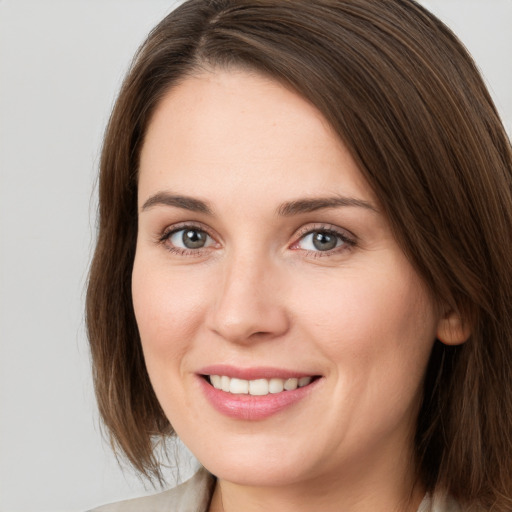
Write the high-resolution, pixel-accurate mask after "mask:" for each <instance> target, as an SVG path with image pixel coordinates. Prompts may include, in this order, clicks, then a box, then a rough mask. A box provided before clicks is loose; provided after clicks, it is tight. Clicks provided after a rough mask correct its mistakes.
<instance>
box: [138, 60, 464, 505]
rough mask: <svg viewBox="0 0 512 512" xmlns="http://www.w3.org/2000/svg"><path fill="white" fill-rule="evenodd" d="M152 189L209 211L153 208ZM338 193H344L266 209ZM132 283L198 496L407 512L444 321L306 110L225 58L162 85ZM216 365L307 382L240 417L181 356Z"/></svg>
mask: <svg viewBox="0 0 512 512" xmlns="http://www.w3.org/2000/svg"><path fill="white" fill-rule="evenodd" d="M164 194H167V195H173V196H175V195H179V196H187V197H191V198H193V199H196V200H199V201H202V202H203V203H206V204H207V205H208V208H209V210H210V211H208V212H206V211H192V210H191V209H190V204H191V203H190V202H189V203H187V204H185V203H183V202H182V203H180V204H176V201H167V203H175V204H163V202H162V197H163V195H164ZM340 196H343V197H346V198H351V199H352V200H353V199H356V200H357V201H359V202H360V203H357V201H356V204H352V205H348V206H346V205H345V206H337V207H329V208H320V209H317V210H315V211H310V212H288V213H289V214H288V215H282V214H280V213H279V208H280V207H281V206H282V205H283V204H284V203H287V202H291V201H295V200H298V199H304V198H307V199H311V198H326V197H328V198H332V197H340ZM151 198H152V199H151ZM164 202H165V201H164ZM352 202H354V201H352ZM363 202H364V203H363ZM281 213H282V212H281ZM184 225H186V226H187V227H188V229H195V230H199V232H200V233H203V236H205V237H206V234H205V233H207V234H208V236H207V237H206V238H205V240H206V243H205V246H204V247H202V248H199V249H186V248H185V246H184V245H183V242H182V238H181V235H182V234H183V232H176V234H174V235H169V232H172V231H173V230H175V231H176V230H179V229H183V226H184ZM315 230H316V232H317V233H318V232H319V231H320V232H322V230H323V231H324V232H325V230H331V231H335V232H337V233H339V234H340V235H341V237H342V238H337V235H333V234H331V236H335V237H336V238H335V240H336V241H337V242H336V243H337V247H335V248H334V249H332V250H329V251H324V250H319V249H318V248H317V247H315V246H314V245H313V244H312V241H311V234H310V233H311V232H313V231H315ZM343 238H344V239H345V241H344V240H343ZM132 288H133V301H134V308H135V314H136V318H137V323H138V326H139V330H140V334H141V339H142V345H143V350H144V356H145V360H146V364H147V369H148V372H149V375H150V379H151V382H152V384H153V387H154V389H155V392H156V395H157V397H158V399H159V401H160V403H161V405H162V407H163V410H164V411H165V414H166V415H167V417H168V418H169V420H170V422H171V423H172V425H173V427H174V428H175V430H176V432H177V433H178V435H179V436H180V438H181V439H182V440H183V441H184V443H185V444H186V445H187V446H188V447H189V448H190V449H191V451H192V452H193V453H194V454H195V455H196V456H197V458H198V459H199V461H200V462H201V463H202V464H203V465H204V466H205V467H206V468H207V469H208V470H209V471H211V472H212V473H213V474H215V475H216V476H217V477H218V483H217V487H216V491H215V494H214V498H213V501H212V505H211V509H210V510H212V511H214V510H222V509H223V510H225V511H226V512H229V511H236V510H244V511H247V512H250V511H257V510H258V511H262V510H266V511H268V510H280V511H284V512H286V511H291V510H293V511H301V510H304V511H306V510H307V511H309V510H323V511H326V512H329V511H334V510H336V511H338V510H344V511H370V510H372V511H375V510H380V511H396V510H410V511H415V510H416V509H417V507H418V505H419V502H420V501H421V499H422V497H423V492H424V491H423V489H422V487H421V485H418V484H417V483H415V479H414V475H415V468H414V463H413V457H412V436H413V432H414V424H415V419H416V415H417V411H418V405H419V401H420V397H421V386H422V380H423V376H424V373H425V369H426V365H427V362H428V358H429V355H430V352H431V348H432V344H433V342H434V339H435V337H436V335H439V334H446V333H444V332H441V331H443V329H448V328H449V329H451V330H450V332H451V333H452V335H453V333H455V332H456V329H454V325H455V324H454V319H453V317H449V315H447V314H444V313H442V312H439V311H438V310H437V309H436V307H435V306H434V302H433V300H432V299H431V297H430V296H429V294H428V292H427V290H426V288H425V286H424V284H423V282H422V281H421V279H420V278H419V276H418V275H417V274H416V272H415V271H414V269H413V268H412V266H411V265H410V263H409V262H408V261H407V259H406V258H405V256H404V254H403V253H402V251H401V250H400V249H399V247H398V245H397V243H396V241H395V240H394V238H393V236H392V234H391V231H390V228H389V225H388V222H387V220H386V218H385V217H384V216H383V215H382V214H381V213H380V212H379V204H378V200H377V198H375V197H374V195H373V193H372V191H371V189H370V187H369V185H368V184H367V183H366V182H365V180H364V179H363V177H362V175H361V173H360V171H359V169H358V168H357V166H356V165H355V163H354V161H353V159H352V157H351V156H350V154H349V153H348V151H347V150H346V148H345V147H344V146H343V144H342V143H341V141H340V140H339V139H338V138H337V136H336V135H335V134H334V133H333V132H332V130H331V129H330V128H329V126H328V125H327V123H326V121H325V120H324V119H323V118H322V116H321V115H320V113H319V112H318V111H317V110H316V108H315V107H313V106H312V105H311V104H309V103H308V102H307V101H305V100H304V99H303V98H301V97H300V96H298V95H297V94H295V93H294V92H293V91H290V90H289V89H287V88H285V87H284V86H283V85H280V84H279V83H277V82H275V81H273V80H271V79H268V78H266V77H263V76H261V75H258V74H256V73H251V72H248V71H241V70H229V71H226V70H223V71H219V70H216V71H211V72H202V73H201V74H197V75H196V76H192V77H189V78H187V79H185V80H184V81H183V82H182V83H181V84H180V85H178V86H176V87H174V88H172V89H171V90H170V91H169V92H168V93H167V95H166V96H165V97H164V99H163V100H162V101H161V103H160V105H159V106H158V108H157V109H156V112H155V114H154V116H153V118H152V120H151V123H150V125H149V127H148V132H147V135H146V138H145V142H144V145H143V148H142V153H141V160H140V176H139V235H138V240H137V250H136V257H135V263H134V269H133V281H132ZM445 338H446V336H445ZM455 338H457V336H455ZM459 338H461V335H459ZM454 341H455V340H454ZM459 341H461V340H459ZM218 363H226V364H230V365H232V366H235V367H241V368H247V367H255V366H258V367H259V366H265V367H267V366H270V367H273V368H285V369H288V370H293V371H297V372H301V373H305V374H308V375H318V376H321V378H320V379H319V381H317V382H316V385H315V387H314V389H313V390H312V391H311V392H310V393H309V394H308V395H307V396H306V397H305V398H304V399H302V400H301V401H299V402H298V403H296V404H293V405H292V406H291V407H288V408H286V409H284V410H282V411H280V412H279V413H277V414H274V415H272V416H270V417H268V418H265V419H262V420H257V421H249V420H247V421H245V420H241V419H236V418H230V417H227V416H225V415H223V414H221V413H220V412H218V411H217V410H216V409H214V408H213V407H212V405H211V404H210V402H209V401H208V400H207V399H206V398H205V396H204V394H203V393H202V391H201V389H200V385H199V384H198V382H199V377H198V375H197V373H198V372H199V370H200V369H201V368H204V367H205V366H207V365H211V364H218Z"/></svg>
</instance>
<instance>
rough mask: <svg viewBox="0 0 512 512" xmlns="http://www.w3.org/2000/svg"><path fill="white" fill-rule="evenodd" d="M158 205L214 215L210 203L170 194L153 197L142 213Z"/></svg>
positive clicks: (162, 193) (146, 203)
mask: <svg viewBox="0 0 512 512" xmlns="http://www.w3.org/2000/svg"><path fill="white" fill-rule="evenodd" d="M157 205H163V206H174V207H176V208H182V209H184V210H189V211H192V212H198V213H204V214H206V215H212V210H211V208H210V207H209V206H208V203H206V202H204V201H201V200H199V199H195V198H193V197H189V196H181V195H174V194H170V193H168V192H157V193H156V194H154V195H152V196H151V197H150V198H149V199H148V200H147V201H146V202H145V203H144V204H143V205H142V208H141V212H143V211H145V210H149V209H150V208H153V207H154V206H157Z"/></svg>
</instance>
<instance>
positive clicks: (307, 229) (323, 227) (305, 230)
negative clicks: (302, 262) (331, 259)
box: [290, 223, 357, 257]
mask: <svg viewBox="0 0 512 512" xmlns="http://www.w3.org/2000/svg"><path fill="white" fill-rule="evenodd" d="M317 231H325V232H327V233H332V234H334V235H336V236H338V237H340V238H341V240H342V241H343V242H344V244H343V245H342V246H341V247H336V248H334V249H331V250H329V251H307V252H312V253H314V255H315V256H316V257H317V256H329V255H332V254H334V253H337V252H340V251H344V250H347V249H350V248H352V247H354V246H355V245H356V244H357V237H356V236H355V235H354V234H353V233H351V232H350V231H348V230H346V229H344V228H340V227H339V226H335V225H333V224H325V223H314V224H307V225H305V226H303V227H301V228H300V229H299V230H298V231H296V233H295V234H294V235H293V239H294V242H293V243H292V244H291V246H290V248H291V249H294V250H304V251H306V250H305V249H300V248H298V247H296V246H297V244H298V243H299V242H300V241H301V240H302V239H303V238H304V237H305V236H306V235H309V234H311V233H314V232H317Z"/></svg>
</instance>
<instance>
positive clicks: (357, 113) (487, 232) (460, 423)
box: [87, 0, 512, 511]
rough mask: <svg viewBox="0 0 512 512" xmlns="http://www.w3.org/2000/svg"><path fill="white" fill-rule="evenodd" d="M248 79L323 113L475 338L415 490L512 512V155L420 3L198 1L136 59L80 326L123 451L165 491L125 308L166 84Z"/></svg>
mask: <svg viewBox="0 0 512 512" xmlns="http://www.w3.org/2000/svg"><path fill="white" fill-rule="evenodd" d="M231 66H234V67H244V68H249V69H253V70H256V71H258V72H261V73H264V74H266V75H268V76H270V77H272V78H274V79H276V80H279V81H281V82H283V83H285V84H287V86H289V87H292V88H293V89H294V90H295V91H297V92H298V93H299V94H301V95H302V96H303V97H304V98H306V99H307V100H309V101H310V102H311V103H312V104H314V105H315V106H316V107H317V108H318V110H319V111H320V112H321V113H322V114H323V115H324V117H325V118H326V119H327V120H328V122H329V123H330V124H331V125H332V127H333V129H334V130H335V131H336V133H337V134H338V135H339V137H340V139H341V140H342V141H343V143H344V144H345V145H346V147H347V148H348V149H349V151H350V152H351V154H352V157H353V158H354V159H355V161H356V162H357V164H358V165H359V169H360V170H361V172H362V173H363V175H364V176H365V178H366V179H367V181H368V183H369V185H370V186H371V187H372V189H373V190H374V192H375V194H376V196H377V197H378V198H379V201H380V204H381V206H382V208H383V211H384V213H385V214H386V216H387V219H388V220H389V223H390V225H391V227H392V229H393V232H394V235H395V237H396V240H397V242H398V243H399V244H400V246H401V248H402V249H403V251H404V253H405V254H406V256H407V257H408V259H409V260H410V262H411V263H412V264H413V266H414V267H415V269H416V271H417V272H418V273H419V275H420V276H421V277H422V278H423V280H424V281H425V283H426V284H427V285H428V287H429V288H430V290H431V292H432V294H433V296H434V297H435V298H436V300H437V301H439V302H440V303H442V304H445V305H446V306H447V307H449V308H451V309H452V310H453V311H456V312H458V313H460V315H461V316H462V318H463V319H464V321H465V322H466V323H467V324H469V325H470V326H471V333H472V334H471V336H470V338H469V340H468V341H467V342H466V343H464V344H462V345H460V346H456V347H448V346H446V345H444V344H442V343H441V342H440V341H439V340H437V341H436V342H435V345H434V348H433V352H432V355H431V359H430V362H429V366H428V370H427V374H426V377H425V385H424V396H423V402H422V405H421V410H420V413H419V417H418V421H417V429H416V434H415V453H416V457H417V465H418V472H419V478H421V480H422V482H423V483H424V485H425V486H426V487H427V489H428V490H430V491H436V492H439V491H442V492H448V493H450V494H452V495H453V496H454V497H455V498H456V499H458V500H459V501H460V502H461V503H463V504H465V506H466V508H467V510H473V509H476V507H477V506H478V505H480V506H483V507H485V508H486V509H492V510H496V511H505V510H512V384H511V380H512V311H511V310H512V243H511V242H512V241H511V238H512V192H511V190H512V151H511V144H510V140H509V139H508V137H507V135H506V133H505V131H504V129H503V126H502V124H501V122H500V119H499V116H498V114H497V112H496V109H495V107H494V105H493V102H492V100H491V98H490V96H489V93H488V92H487V90H486V87H485V85H484V83H483V80H482V79H481V77H480V75H479V73H478V71H477V68H476V66H475V64H474V62H473V60H472V59H471V57H470V56H469V55H468V53H467V51H466V50H465V49H464V47H463V46H462V44H461V43H460V42H459V41H458V40H457V38H456V37H455V36H454V35H453V33H452V32H451V31H450V30H449V29H448V28H447V27H446V26H445V25H444V24H443V23H441V22H440V21H439V20H438V19H437V18H435V17H434V16H433V15H432V14H430V13H429V12H427V11H426V10H425V9H424V8H422V7H421V6H420V5H418V4H417V3H415V2H414V1H413V0H379V1H375V0H317V1H315V2H311V1H310V0H293V1H292V0H189V1H186V2H185V3H183V4H182V5H181V6H180V7H178V8H177V9H176V10H175V11H173V12H172V13H171V14H170V15H168V16H167V17H166V18H165V19H164V20H163V21H162V22H161V23H160V24H159V25H158V26H157V27H156V28H155V29H154V30H153V31H152V32H151V33H150V35H149V37H148V38H147V40H146V41H145V43H144V44H143V45H142V47H141V48H140V49H139V51H138V53H137V55H136V56H135V59H134V62H133V65H132V67H131V70H130V72H129V73H128V76H127V77H126V79H125V82H124V84H123V86H122V89H121V92H120V94H119V98H118V100H117V102H116V105H115V108H114V110H113V112H112V116H111V118H110V122H109V125H108V128H107V131H106V135H105V139H104V146H103V153H102V157H101V170H100V180H99V233H98V241H97V246H96V251H95V254H94V259H93V263H92V267H91V271H90V279H89V287H88V293H87V327H88V333H89V339H90V346H91V351H92V358H93V364H94V381H95V389H96V394H97V399H98V403H99V409H100V413H101V416H102V419H103V421H104V423H105V425H106V427H107V428H108V431H109V433H110V439H111V442H112V444H113V445H114V447H117V448H120V449H121V451H122V452H124V454H125V455H126V456H127V457H128V459H129V461H130V462H131V463H132V464H133V465H134V466H135V468H137V469H138V470H139V471H141V472H142V473H143V474H144V475H146V476H147V477H151V476H158V475H159V467H158V462H157V460H156V458H155V456H154V452H153V442H154V440H155V436H156V438H158V437H159V436H167V435H170V434H172V432H173V431H172V427H171V425H170V424H169V422H168V420H167V418H166V417H165V415H164V414H163V412H162V409H161V408H160V406H159V404H158V401H157V399H156V397H155V394H154V392H153V390H152V387H151V384H150V382H149V378H148V374H147V372H146V368H145V365H144V359H143V354H142V350H141V344H140V339H139V334H138V330H137V325H136V322H135V317H134V313H133V308H132V297H131V273H132V266H133V260H134V253H135V243H136V237H137V172H138V165H139V153H140V149H141V145H142V144H143V141H144V134H145V131H146V129H147V126H148V122H149V120H150V119H151V116H152V114H153V112H154V111H155V108H156V107H157V106H158V104H159V101H160V100H161V98H162V97H163V96H164V95H165V94H166V92H167V91H168V90H169V88H171V87H172V86H173V85H175V84H176V83H178V82H179V81H180V80H183V79H184V78H186V77H187V76H189V75H191V74H193V73H195V72H197V71H198V70H200V69H215V68H218V67H223V68H225V67H228V68H229V67H231Z"/></svg>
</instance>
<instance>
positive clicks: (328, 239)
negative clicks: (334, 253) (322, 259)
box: [299, 230, 344, 252]
mask: <svg viewBox="0 0 512 512" xmlns="http://www.w3.org/2000/svg"><path fill="white" fill-rule="evenodd" d="M343 243H344V241H343V240H342V238H341V236H340V235H338V234H336V233H333V232H330V231H320V230H319V231H311V232H310V233H308V234H307V235H305V236H304V237H303V238H302V240H301V241H300V242H299V246H300V248H301V249H304V250H306V251H322V252H325V251H331V250H332V249H336V247H339V246H340V245H342V244H343Z"/></svg>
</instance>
